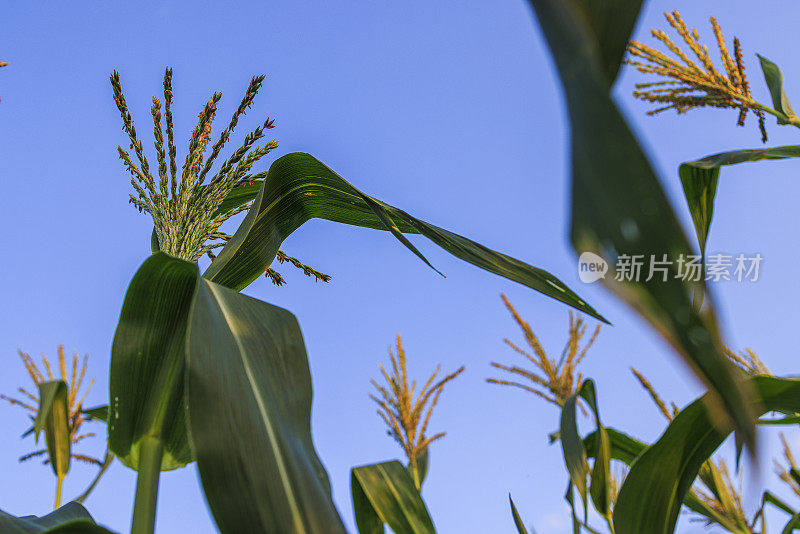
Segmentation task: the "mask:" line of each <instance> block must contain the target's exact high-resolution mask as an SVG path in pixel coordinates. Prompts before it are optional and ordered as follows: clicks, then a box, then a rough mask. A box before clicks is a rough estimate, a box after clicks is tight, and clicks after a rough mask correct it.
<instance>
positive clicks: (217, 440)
mask: <svg viewBox="0 0 800 534" xmlns="http://www.w3.org/2000/svg"><path fill="white" fill-rule="evenodd" d="M311 397H312V390H311V376H310V373H309V369H308V359H307V356H306V351H305V346H304V344H303V338H302V335H301V333H300V327H299V325H298V324H297V320H296V319H295V318H294V316H293V315H292V314H291V313H289V312H287V311H286V310H283V309H281V308H277V307H275V306H271V305H269V304H266V303H264V302H261V301H258V300H255V299H252V298H250V297H247V296H244V295H240V294H239V293H237V292H236V291H233V290H231V289H228V288H226V287H223V286H221V285H218V284H215V283H213V282H209V281H208V280H205V279H202V278H201V279H198V280H197V289H196V295H195V298H194V302H193V304H192V312H191V323H190V326H189V331H188V334H187V345H186V403H187V410H188V414H189V416H188V420H189V429H190V435H191V442H192V446H193V449H194V452H195V455H196V457H197V467H198V470H199V472H200V480H201V481H202V484H203V489H204V492H205V496H206V499H207V501H208V505H209V507H210V509H211V512H212V514H213V515H214V519H215V521H216V523H217V526H218V527H219V530H220V531H221V532H222V533H223V534H232V533H240V532H259V533H264V534H272V533H274V534H283V533H286V532H295V533H309V534H310V533H326V534H327V533H334V534H335V533H344V532H345V530H344V526H343V525H342V522H341V519H340V518H339V515H338V513H337V511H336V508H335V506H334V504H333V501H332V498H331V489H330V482H329V481H328V476H327V474H326V472H325V468H324V467H323V465H322V462H321V461H320V460H319V458H318V456H317V453H316V451H315V449H314V445H313V442H312V439H311V423H310V418H311Z"/></svg>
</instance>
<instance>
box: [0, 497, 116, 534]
mask: <svg viewBox="0 0 800 534" xmlns="http://www.w3.org/2000/svg"><path fill="white" fill-rule="evenodd" d="M0 532H2V533H3V534H112V533H111V531H110V530H107V529H105V528H103V527H100V526H98V525H96V524H95V522H94V520H93V519H92V516H91V515H89V512H87V511H86V508H84V507H83V506H81V505H80V504H78V503H76V502H71V503H67V504H65V505H64V506H62V507H61V508H59V509H58V510H55V511H53V512H51V513H49V514H47V515H45V516H42V517H36V516H32V515H29V516H24V517H14V516H12V515H10V514H7V513H6V512H3V511H2V510H0Z"/></svg>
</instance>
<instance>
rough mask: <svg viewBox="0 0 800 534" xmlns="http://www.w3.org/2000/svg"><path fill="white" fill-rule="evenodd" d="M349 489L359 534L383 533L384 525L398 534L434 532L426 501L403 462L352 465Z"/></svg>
mask: <svg viewBox="0 0 800 534" xmlns="http://www.w3.org/2000/svg"><path fill="white" fill-rule="evenodd" d="M350 489H351V491H352V494H353V507H354V509H355V515H356V525H357V526H358V531H359V534H372V533H377V532H383V524H387V525H389V528H390V529H392V531H393V532H394V533H395V534H435V532H436V529H435V528H434V526H433V521H432V520H431V516H430V514H429V513H428V509H427V507H426V506H425V502H424V501H423V500H422V496H421V495H420V493H419V491H418V490H417V488H416V487H414V481H413V480H412V479H411V476H410V475H409V474H408V471H406V468H405V467H404V466H403V464H401V463H400V462H398V461H396V460H395V461H391V462H383V463H379V464H372V465H365V466H361V467H355V468H353V469H352V470H351V472H350ZM376 518H377V519H378V521H376Z"/></svg>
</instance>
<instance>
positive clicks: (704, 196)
mask: <svg viewBox="0 0 800 534" xmlns="http://www.w3.org/2000/svg"><path fill="white" fill-rule="evenodd" d="M796 157H800V145H790V146H779V147H774V148H755V149H747V150H732V151H729V152H721V153H719V154H714V155H711V156H706V157H705V158H702V159H698V160H695V161H688V162H686V163H682V164H681V166H680V167H678V174H679V175H680V178H681V184H682V185H683V194H684V196H685V197H686V203H687V204H688V206H689V212H690V213H691V214H692V221H693V222H694V228H695V232H696V233H697V241H698V243H699V244H700V253H701V254H703V255H705V250H706V242H707V241H708V231H709V228H710V227H711V219H712V217H713V216H714V197H715V196H716V194H717V184H718V182H719V174H720V167H722V166H723V165H736V164H739V163H745V162H748V161H759V160H764V159H787V158H796Z"/></svg>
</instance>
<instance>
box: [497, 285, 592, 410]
mask: <svg viewBox="0 0 800 534" xmlns="http://www.w3.org/2000/svg"><path fill="white" fill-rule="evenodd" d="M500 297H501V298H502V299H503V303H504V304H505V305H506V308H508V311H509V312H511V315H512V316H513V317H514V320H515V321H516V323H517V324H518V325H519V327H520V328H521V329H522V332H523V334H524V335H525V341H526V342H527V343H528V346H529V347H530V349H531V351H532V352H533V354H530V353H529V352H527V351H525V350H523V349H521V348H520V347H519V346H517V345H516V344H514V343H512V342H511V341H509V340H508V339H504V340H503V342H504V343H505V344H506V345H508V346H509V347H511V348H512V349H514V351H516V352H517V353H519V354H521V355H522V356H524V357H525V358H526V359H527V360H528V361H529V362H531V363H532V364H533V365H534V367H535V368H536V370H528V369H523V368H522V367H518V366H508V365H503V364H500V363H496V362H492V367H494V368H496V369H500V370H502V371H506V372H508V373H511V374H512V375H515V377H520V378H521V379H524V382H525V383H523V382H522V381H520V382H517V381H511V380H502V379H498V378H488V379H487V380H486V381H487V382H489V383H490V384H499V385H501V386H513V387H517V388H520V389H523V390H525V391H528V392H530V393H533V394H534V395H537V396H539V397H541V398H543V399H544V400H546V401H548V402H551V403H553V404H556V405H557V406H564V403H565V402H566V400H567V399H568V398H569V397H571V396H572V395H574V394H575V392H576V391H578V389H580V387H581V384H582V383H583V375H582V374H581V373H578V372H577V368H578V365H580V363H581V361H582V360H583V359H584V358H585V357H586V353H587V351H588V350H589V348H590V347H591V346H592V345H593V344H594V342H595V340H596V339H597V336H598V335H599V334H600V325H597V327H596V328H595V330H594V332H593V333H592V335H591V337H590V338H589V341H588V342H587V343H586V344H585V345H584V346H583V348H581V347H580V343H581V340H582V339H583V337H584V336H585V334H586V324H585V322H584V320H583V319H582V318H581V317H577V318H576V317H575V316H574V315H573V313H572V312H570V313H569V336H568V338H567V343H566V346H565V347H564V350H563V351H562V352H561V357H560V358H559V359H558V360H555V359H550V358H549V357H548V356H547V353H546V352H545V351H544V349H543V348H542V345H541V343H540V342H539V338H537V337H536V334H534V332H533V329H532V328H531V326H530V325H529V324H528V323H527V322H525V320H524V319H522V317H520V315H519V313H517V310H515V309H514V307H513V306H512V305H511V302H509V300H508V299H507V298H506V296H505V295H500Z"/></svg>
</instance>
